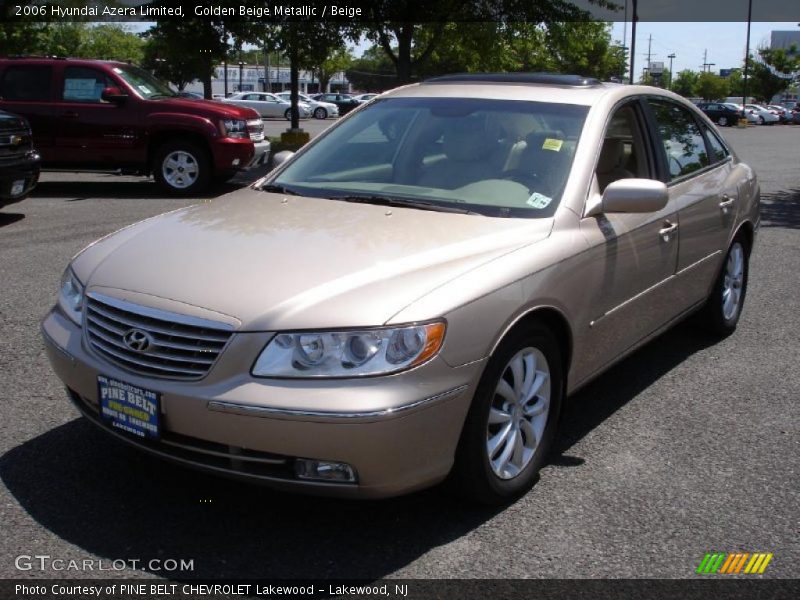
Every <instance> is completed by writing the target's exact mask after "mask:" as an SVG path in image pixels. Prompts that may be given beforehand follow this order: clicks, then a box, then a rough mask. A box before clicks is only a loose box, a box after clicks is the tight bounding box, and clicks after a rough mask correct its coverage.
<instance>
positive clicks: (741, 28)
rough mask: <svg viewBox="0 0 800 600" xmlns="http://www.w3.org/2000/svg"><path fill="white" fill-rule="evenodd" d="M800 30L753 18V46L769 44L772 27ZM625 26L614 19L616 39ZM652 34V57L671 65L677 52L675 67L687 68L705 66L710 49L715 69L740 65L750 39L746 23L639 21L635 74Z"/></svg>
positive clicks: (628, 39)
mask: <svg viewBox="0 0 800 600" xmlns="http://www.w3.org/2000/svg"><path fill="white" fill-rule="evenodd" d="M773 30H775V31H798V32H800V27H798V24H797V22H794V21H793V22H788V23H780V22H779V23H763V22H753V23H752V24H751V28H750V48H751V52H753V51H754V50H755V49H756V48H758V47H759V46H762V45H763V46H769V41H770V32H771V31H773ZM625 32H626V26H625V25H624V24H623V23H614V25H613V27H612V30H611V35H612V38H613V39H614V40H615V41H620V42H621V41H622V39H623V33H625ZM626 33H627V35H626V43H625V45H626V46H628V47H629V48H630V45H631V24H630V23H628V24H627V32H626ZM651 34H652V36H653V43H652V45H651V48H652V50H651V52H652V58H651V60H652V61H654V62H656V61H661V62H663V63H664V66H665V67H667V68H669V59H668V58H667V56H668V55H669V54H673V53H674V54H675V59H674V60H673V69H672V70H673V71H674V72H675V73H677V72H679V71H682V70H684V69H691V70H693V71H700V70H702V67H701V65H702V64H703V62H704V61H703V52H704V51H706V50H707V51H708V58H707V59H706V62H709V63H714V66H712V67H710V69H711V71H712V72H719V70H720V69H730V68H736V67H741V66H742V63H743V61H744V54H745V44H746V41H747V23H738V22H737V23H649V22H641V21H640V22H639V23H637V25H636V61H635V64H634V68H635V70H636V73H635V76H636V78H637V79H638V77H639V76H640V75H641V73H642V67H644V66H645V65H646V63H647V42H648V38H649V36H650V35H651Z"/></svg>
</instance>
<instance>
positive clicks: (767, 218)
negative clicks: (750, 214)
mask: <svg viewBox="0 0 800 600" xmlns="http://www.w3.org/2000/svg"><path fill="white" fill-rule="evenodd" d="M761 224H762V225H763V226H764V227H782V228H784V229H800V189H788V190H781V191H779V192H773V193H765V194H762V196H761Z"/></svg>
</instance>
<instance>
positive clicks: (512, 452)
mask: <svg viewBox="0 0 800 600" xmlns="http://www.w3.org/2000/svg"><path fill="white" fill-rule="evenodd" d="M531 366H532V367H533V369H532V370H533V373H534V375H533V378H532V379H531V380H528V379H527V377H526V376H525V375H526V374H527V373H530V369H531ZM520 377H521V381H520V382H519V384H518V385H515V381H516V380H518V378H520ZM526 381H529V383H526ZM564 387H565V386H564V378H563V365H562V359H561V352H560V350H559V345H558V341H557V340H556V337H555V336H554V335H553V333H552V332H551V331H550V330H549V329H548V328H546V327H545V326H543V325H542V324H540V323H538V322H532V323H529V324H528V325H527V326H526V327H524V328H518V329H516V330H514V331H512V332H511V333H510V334H509V335H508V336H507V337H506V339H505V340H503V342H502V343H501V344H500V346H499V347H498V348H497V350H496V351H495V352H494V354H493V355H492V357H491V358H490V359H489V363H488V364H487V366H486V369H485V370H484V373H483V376H482V377H481V380H480V383H479V384H478V388H477V390H476V393H475V397H474V398H473V400H472V406H471V407H470V410H469V413H468V414H467V419H466V422H465V423H464V428H463V430H462V432H461V439H460V441H459V444H458V449H457V451H456V459H455V465H454V467H453V471H452V472H451V476H450V483H451V484H452V485H453V486H454V487H455V489H456V491H457V492H458V493H459V494H460V495H462V496H465V497H467V498H469V499H471V500H476V501H478V502H481V503H485V504H491V505H498V504H504V503H507V502H509V501H512V500H514V499H515V498H517V497H519V496H521V495H522V494H524V493H525V492H527V491H528V490H529V489H530V488H531V487H532V486H533V485H534V483H535V482H536V480H537V478H538V473H539V469H540V468H541V467H542V465H543V464H544V461H545V459H546V458H547V453H548V451H549V449H550V446H551V444H552V441H553V437H554V435H555V432H556V429H557V426H558V417H559V414H560V411H561V401H562V398H563V395H564ZM515 389H519V390H520V392H516V391H515ZM531 394H533V395H532V396H531ZM526 397H528V398H529V399H528V400H527V401H525V398H526ZM520 399H522V401H521V402H520ZM490 415H491V420H492V422H490ZM504 431H506V432H507V434H506V435H505V436H503V432H504ZM517 442H518V443H517ZM504 460H505V462H504Z"/></svg>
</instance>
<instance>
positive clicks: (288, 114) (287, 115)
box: [283, 108, 292, 121]
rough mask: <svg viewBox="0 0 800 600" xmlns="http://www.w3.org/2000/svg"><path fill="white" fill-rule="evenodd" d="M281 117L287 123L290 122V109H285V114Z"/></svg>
mask: <svg viewBox="0 0 800 600" xmlns="http://www.w3.org/2000/svg"><path fill="white" fill-rule="evenodd" d="M283 116H284V118H285V119H286V120H287V121H291V120H292V109H291V108H287V109H286V112H284V113H283Z"/></svg>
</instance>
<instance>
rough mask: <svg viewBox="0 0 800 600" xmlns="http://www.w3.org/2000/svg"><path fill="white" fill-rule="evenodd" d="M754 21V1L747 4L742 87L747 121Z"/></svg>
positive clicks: (743, 111)
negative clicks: (748, 83) (751, 25)
mask: <svg viewBox="0 0 800 600" xmlns="http://www.w3.org/2000/svg"><path fill="white" fill-rule="evenodd" d="M752 20H753V0H750V1H749V2H748V3H747V44H746V45H747V48H746V49H745V54H744V84H743V85H742V119H747V114H746V113H745V105H746V104H747V75H748V71H749V70H750V23H751V22H752ZM798 25H800V23H798Z"/></svg>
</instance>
